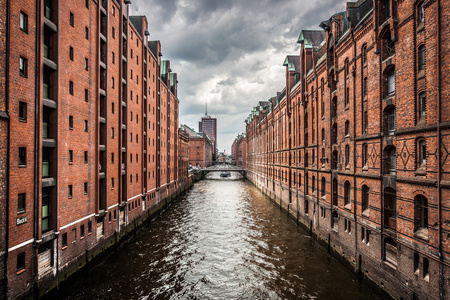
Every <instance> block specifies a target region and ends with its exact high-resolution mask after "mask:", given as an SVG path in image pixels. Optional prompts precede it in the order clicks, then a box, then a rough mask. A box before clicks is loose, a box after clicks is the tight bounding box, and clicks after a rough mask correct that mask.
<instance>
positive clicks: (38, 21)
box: [31, 1, 41, 298]
mask: <svg viewBox="0 0 450 300" xmlns="http://www.w3.org/2000/svg"><path fill="white" fill-rule="evenodd" d="M40 3H41V1H36V65H35V99H34V102H35V114H34V122H35V125H34V212H33V221H34V222H33V223H34V225H33V254H32V255H31V288H32V289H33V298H34V292H38V290H37V289H35V284H36V266H35V264H36V263H35V260H36V251H37V244H36V241H37V239H38V216H39V212H38V204H39V189H38V187H39V181H38V180H39V168H38V166H39V154H40V151H39V138H38V137H39V124H40V118H39V104H40V102H39V84H40V78H41V76H40V74H39V72H40V67H39V65H40V58H41V56H40V55H41V51H40V35H41V19H40V13H41V8H40ZM38 297H39V296H38Z"/></svg>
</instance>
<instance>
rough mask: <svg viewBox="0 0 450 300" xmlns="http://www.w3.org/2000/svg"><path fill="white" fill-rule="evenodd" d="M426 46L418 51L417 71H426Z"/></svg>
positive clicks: (422, 46)
mask: <svg viewBox="0 0 450 300" xmlns="http://www.w3.org/2000/svg"><path fill="white" fill-rule="evenodd" d="M425 50H426V48H425V45H421V46H420V47H419V49H418V51H417V70H418V71H419V72H420V71H425V68H426V65H425V63H426V61H425V60H426V53H425Z"/></svg>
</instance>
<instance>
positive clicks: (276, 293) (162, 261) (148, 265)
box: [63, 173, 383, 300]
mask: <svg viewBox="0 0 450 300" xmlns="http://www.w3.org/2000/svg"><path fill="white" fill-rule="evenodd" d="M63 297H64V299H77V300H78V299H89V300H90V299H140V300H147V299H383V296H381V295H380V294H379V293H378V291H377V290H374V289H373V288H372V287H371V286H368V285H365V284H364V283H358V281H357V278H356V276H355V275H354V274H353V273H352V272H350V271H349V270H347V269H346V268H345V267H343V266H342V265H341V264H340V263H339V262H337V261H336V260H335V259H334V258H332V257H330V256H329V255H328V254H327V252H326V250H325V249H323V248H322V247H320V246H319V245H318V244H317V242H315V241H314V240H312V239H311V238H310V237H309V236H308V234H307V233H306V232H304V231H303V230H302V229H300V228H298V227H297V225H296V224H295V222H294V221H293V220H292V219H289V218H288V217H287V216H286V214H285V213H284V212H280V209H279V207H277V206H276V205H274V204H273V203H272V202H271V201H270V200H268V199H267V198H266V197H265V196H264V195H262V194H261V192H260V191H258V190H257V189H256V188H255V187H254V186H253V185H251V184H250V183H249V182H247V181H246V180H243V179H242V177H241V175H240V174H234V173H233V174H232V176H231V177H228V178H221V177H219V175H218V174H209V175H207V177H206V179H205V180H203V181H200V182H198V183H196V184H195V185H194V187H193V188H192V189H191V190H190V191H189V192H187V193H186V194H185V195H184V196H183V197H182V198H181V199H180V200H179V201H176V202H175V203H174V204H172V205H171V206H170V207H169V208H168V210H167V211H165V212H164V213H163V214H162V215H161V216H160V217H158V218H157V219H156V220H154V221H153V222H152V223H150V224H149V225H148V226H146V227H144V228H142V230H141V231H140V234H139V235H138V236H137V238H136V239H135V240H133V241H132V242H130V243H129V244H127V245H125V246H124V247H122V248H121V249H120V250H119V251H118V253H116V254H114V255H111V256H110V257H108V258H107V259H105V260H104V261H103V262H102V263H101V264H99V265H98V266H96V267H95V268H94V269H92V270H91V271H90V275H89V277H88V278H85V279H83V280H79V281H78V282H77V283H75V285H74V286H72V287H71V288H70V291H65V292H64V295H63Z"/></svg>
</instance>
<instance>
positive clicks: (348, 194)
mask: <svg viewBox="0 0 450 300" xmlns="http://www.w3.org/2000/svg"><path fill="white" fill-rule="evenodd" d="M350 198H351V186H350V182H348V181H346V182H345V183H344V205H345V208H350V207H349V206H350V205H351V204H350Z"/></svg>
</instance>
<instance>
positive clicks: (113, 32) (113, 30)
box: [112, 27, 116, 39]
mask: <svg viewBox="0 0 450 300" xmlns="http://www.w3.org/2000/svg"><path fill="white" fill-rule="evenodd" d="M112 38H113V39H115V38H116V29H115V28H114V27H113V28H112Z"/></svg>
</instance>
